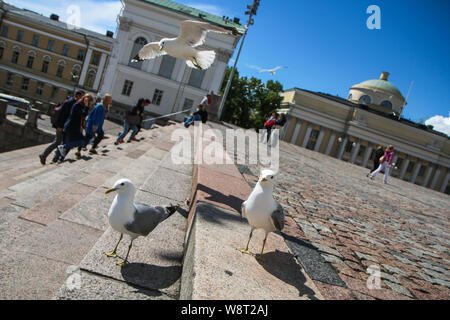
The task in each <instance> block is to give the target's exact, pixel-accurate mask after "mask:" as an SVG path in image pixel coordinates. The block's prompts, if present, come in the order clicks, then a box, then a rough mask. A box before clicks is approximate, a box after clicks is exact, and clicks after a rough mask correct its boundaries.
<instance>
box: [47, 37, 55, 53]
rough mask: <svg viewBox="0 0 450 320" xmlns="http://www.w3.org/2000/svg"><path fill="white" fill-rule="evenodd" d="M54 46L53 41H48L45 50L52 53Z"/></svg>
mask: <svg viewBox="0 0 450 320" xmlns="http://www.w3.org/2000/svg"><path fill="white" fill-rule="evenodd" d="M54 45H55V40H48V44H47V50H49V51H53V46H54Z"/></svg>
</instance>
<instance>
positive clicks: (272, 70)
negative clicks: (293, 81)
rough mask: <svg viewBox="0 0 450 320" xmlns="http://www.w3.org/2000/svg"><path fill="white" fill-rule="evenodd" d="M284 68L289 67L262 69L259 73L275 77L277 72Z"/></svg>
mask: <svg viewBox="0 0 450 320" xmlns="http://www.w3.org/2000/svg"><path fill="white" fill-rule="evenodd" d="M282 68H287V67H283V66H278V67H275V68H273V69H261V70H260V71H259V72H269V73H270V74H271V75H274V74H275V71H277V70H279V69H282Z"/></svg>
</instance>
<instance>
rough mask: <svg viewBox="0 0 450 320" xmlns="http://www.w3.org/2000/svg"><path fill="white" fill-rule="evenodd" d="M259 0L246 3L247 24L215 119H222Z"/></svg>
mask: <svg viewBox="0 0 450 320" xmlns="http://www.w3.org/2000/svg"><path fill="white" fill-rule="evenodd" d="M260 2H261V1H260V0H253V5H247V9H248V11H246V12H245V14H246V15H247V14H248V15H249V17H248V21H247V25H246V26H245V31H244V35H243V36H242V41H241V45H240V46H239V50H238V54H237V56H236V60H235V61H234V65H233V69H231V73H230V76H229V78H228V82H227V86H226V87H225V92H224V93H223V97H222V101H221V102H220V106H219V112H218V114H217V119H218V120H219V121H220V120H221V119H222V111H223V107H224V105H225V101H226V100H227V96H228V92H229V91H230V87H231V81H232V80H233V75H234V72H235V70H236V65H237V62H238V60H239V56H240V54H241V50H242V46H243V44H244V40H245V37H246V36H247V31H248V27H249V26H251V25H253V23H254V21H253V18H252V17H253V15H255V16H256V11H257V10H258V7H259V3H260Z"/></svg>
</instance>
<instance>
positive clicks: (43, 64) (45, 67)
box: [41, 60, 49, 73]
mask: <svg viewBox="0 0 450 320" xmlns="http://www.w3.org/2000/svg"><path fill="white" fill-rule="evenodd" d="M48 65H49V62H48V61H47V60H44V61H43V62H42V69H41V71H42V72H43V73H47V71H48Z"/></svg>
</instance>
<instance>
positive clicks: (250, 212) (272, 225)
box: [238, 169, 284, 257]
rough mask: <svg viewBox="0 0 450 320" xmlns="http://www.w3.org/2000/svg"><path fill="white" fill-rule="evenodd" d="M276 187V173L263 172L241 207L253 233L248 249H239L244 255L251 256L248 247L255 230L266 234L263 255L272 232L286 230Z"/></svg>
mask: <svg viewBox="0 0 450 320" xmlns="http://www.w3.org/2000/svg"><path fill="white" fill-rule="evenodd" d="M274 185H275V172H274V171H272V170H269V169H263V170H261V174H260V177H259V180H258V183H257V184H256V186H255V188H254V189H253V191H252V193H251V194H250V196H249V197H248V199H247V200H246V201H244V203H242V206H241V216H243V217H245V218H247V220H248V223H249V224H250V227H251V231H250V235H249V237H248V242H247V247H246V248H245V249H238V250H239V251H240V252H242V253H247V254H250V252H249V251H248V245H249V244H250V240H251V238H252V234H253V231H254V230H255V229H263V230H264V232H265V237H264V242H263V245H262V249H261V255H260V257H262V254H263V252H264V246H265V244H266V239H267V235H268V234H269V233H270V232H274V231H281V230H282V229H283V228H284V210H283V207H282V206H281V204H279V203H278V202H277V201H276V200H275V199H274V198H273V187H274Z"/></svg>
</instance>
